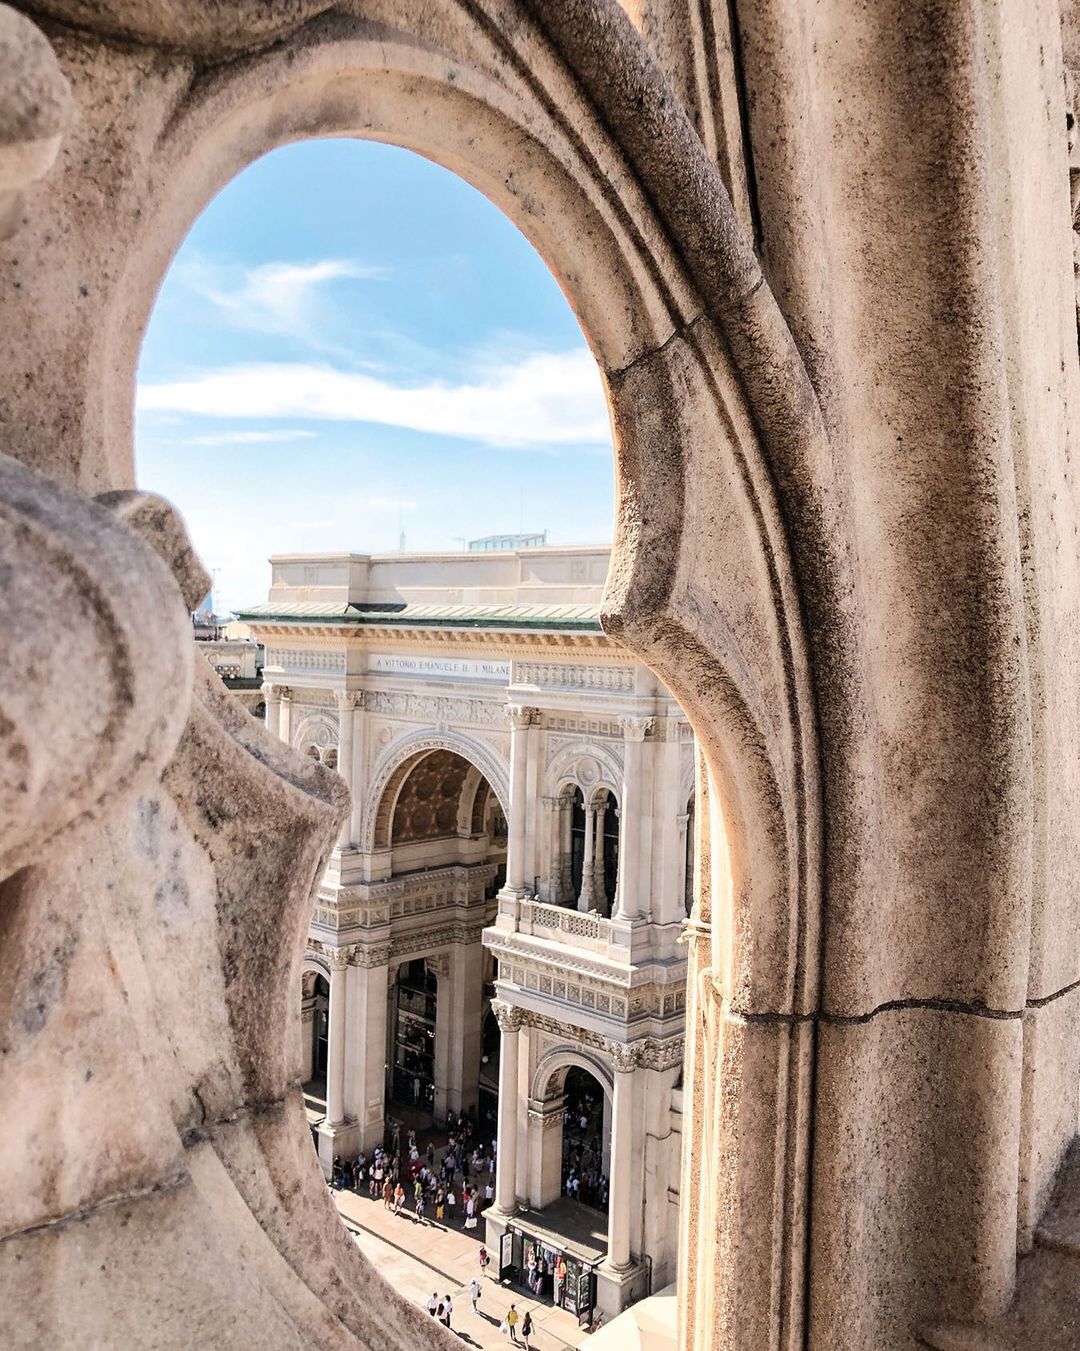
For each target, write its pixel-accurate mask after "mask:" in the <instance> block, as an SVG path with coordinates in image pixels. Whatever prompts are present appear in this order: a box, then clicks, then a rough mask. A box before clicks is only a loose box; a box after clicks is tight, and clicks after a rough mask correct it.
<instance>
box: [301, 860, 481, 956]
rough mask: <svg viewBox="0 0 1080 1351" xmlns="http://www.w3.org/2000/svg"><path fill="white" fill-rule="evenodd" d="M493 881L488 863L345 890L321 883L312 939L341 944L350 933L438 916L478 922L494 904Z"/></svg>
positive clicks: (429, 871) (354, 885) (433, 870)
mask: <svg viewBox="0 0 1080 1351" xmlns="http://www.w3.org/2000/svg"><path fill="white" fill-rule="evenodd" d="M495 875H496V867H495V865H494V864H491V863H480V864H460V863H455V864H450V865H448V866H446V867H442V868H427V869H424V870H422V871H418V872H414V873H404V874H402V875H401V876H399V877H391V878H387V879H384V880H381V881H377V882H354V883H352V884H350V885H349V886H338V885H335V884H333V883H332V882H327V881H325V880H324V881H323V883H322V885H320V887H319V891H318V894H317V896H316V899H315V908H314V912H313V914H312V917H311V926H310V931H311V935H312V937H313V938H323V937H329V936H330V935H335V936H337V937H338V939H339V940H340V938H341V936H342V935H344V934H346V933H348V932H349V931H357V930H363V931H370V930H378V929H385V928H386V927H387V926H391V927H395V926H398V925H399V924H404V923H407V922H409V921H411V920H413V919H416V918H422V917H424V916H431V915H433V914H435V913H436V912H440V911H443V912H445V911H453V912H455V913H456V914H458V915H462V916H465V915H468V916H474V915H475V916H476V921H477V922H480V921H482V920H485V919H488V918H490V917H491V915H492V912H493V911H494V908H495V902H494V900H493V899H489V898H488V892H489V890H490V888H491V885H492V883H493V881H494V879H495Z"/></svg>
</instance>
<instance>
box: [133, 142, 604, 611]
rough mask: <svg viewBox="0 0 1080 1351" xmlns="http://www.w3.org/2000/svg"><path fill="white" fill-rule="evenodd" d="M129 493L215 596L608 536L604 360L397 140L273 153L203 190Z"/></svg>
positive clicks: (469, 199)
mask: <svg viewBox="0 0 1080 1351" xmlns="http://www.w3.org/2000/svg"><path fill="white" fill-rule="evenodd" d="M135 444H136V456H137V465H138V478H139V483H140V486H141V487H144V488H148V489H151V490H153V491H154V492H158V493H161V494H163V495H164V496H166V497H168V498H169V499H170V500H171V501H173V502H175V503H176V505H177V506H178V507H179V508H180V509H181V511H182V512H183V513H184V516H185V517H186V519H187V522H188V525H189V528H190V529H191V532H192V535H193V538H194V540H195V544H196V546H197V547H198V549H199V551H200V552H201V554H202V557H203V560H204V562H205V563H206V565H207V567H209V568H213V569H216V570H217V602H218V608H219V609H231V608H234V607H238V606H242V605H244V604H250V603H251V602H253V601H258V600H263V599H265V597H266V591H267V587H268V586H269V576H270V570H269V568H268V567H267V564H266V559H267V558H268V557H269V555H270V554H272V553H287V552H290V551H305V552H327V551H332V550H336V549H351V550H353V551H355V552H360V553H363V552H372V553H378V552H387V551H390V550H393V549H396V548H397V547H398V535H399V530H401V529H404V531H405V534H406V540H407V547H408V548H409V549H410V550H412V549H454V548H460V547H461V541H462V539H468V538H474V537H476V536H480V535H486V534H494V533H496V532H505V531H516V530H517V529H519V528H520V527H521V526H524V528H525V529H527V530H534V529H535V530H542V529H547V530H548V531H549V539H550V541H551V542H552V543H555V544H577V543H600V542H604V541H606V540H608V539H610V537H611V519H612V491H613V490H612V456H611V440H610V430H609V427H608V420H607V411H606V408H605V406H604V398H603V393H602V390H601V384H600V377H599V373H598V371H597V369H596V365H595V363H594V362H593V360H592V357H591V356H590V355H589V353H588V350H587V348H586V347H585V343H584V339H583V338H582V335H581V330H580V329H579V327H578V325H577V321H576V320H575V319H574V316H573V314H572V313H571V311H570V309H569V307H568V305H567V303H566V301H565V300H564V298H563V296H562V294H561V292H560V291H559V288H558V286H557V285H556V284H555V281H554V279H553V278H552V276H551V274H550V273H549V272H548V270H547V268H546V267H545V266H544V264H543V262H541V260H540V258H539V257H538V256H537V254H536V253H535V252H534V250H533V249H532V246H531V245H530V244H529V243H528V242H527V241H526V240H525V238H524V237H523V236H522V235H521V234H520V233H519V231H518V230H517V229H516V228H515V227H514V226H513V225H511V224H510V222H509V221H508V220H507V219H506V217H505V216H503V215H502V214H501V213H500V212H499V211H498V210H496V208H495V207H494V206H492V205H491V203H490V202H488V201H487V200H486V198H484V197H482V196H481V195H480V194H479V193H478V192H476V191H475V190H474V189H472V188H471V187H469V186H468V185H467V184H466V183H464V182H462V181H461V180H460V179H458V178H456V177H455V176H454V175H453V174H451V173H449V172H447V171H446V170H444V169H441V168H440V167H439V166H437V165H434V164H431V163H429V162H428V161H426V160H423V159H421V158H420V157H419V156H416V155H413V154H411V153H410V152H408V151H405V150H399V149H397V148H396V147H392V146H383V145H376V144H374V143H369V142H362V141H344V140H339V141H313V142H307V143H304V144H302V145H295V146H288V147H285V148H283V149H281V150H277V151H275V152H274V153H273V154H271V155H268V156H266V158H264V159H262V160H260V161H259V162H258V163H256V164H254V165H252V166H251V167H250V168H249V169H247V170H246V171H245V172H244V173H243V174H241V175H240V176H239V177H238V178H237V179H235V180H234V181H233V182H232V183H231V184H230V185H229V186H228V187H226V188H225V190H224V191H223V192H222V193H221V194H220V195H219V196H218V197H217V198H216V199H215V200H214V201H213V202H211V204H210V206H209V207H208V208H207V210H206V211H205V212H204V214H203V215H202V216H201V217H200V219H199V220H198V221H197V222H196V223H195V225H194V227H193V229H192V230H191V233H190V234H189V235H188V237H187V239H186V240H185V241H184V244H183V245H182V247H181V249H180V251H179V252H178V254H177V256H176V258H175V260H174V262H173V265H172V267H171V269H170V271H169V273H168V276H167V277H166V279H165V282H164V284H163V286H162V290H161V294H160V296H159V297H158V301H157V305H156V307H155V309H154V313H153V316H152V318H151V322H150V326H149V329H148V331H147V335H146V340H145V342H144V345H143V351H142V358H141V361H140V366H139V389H138V397H137V403H136V442H135Z"/></svg>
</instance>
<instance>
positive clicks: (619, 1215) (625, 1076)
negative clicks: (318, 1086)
mask: <svg viewBox="0 0 1080 1351" xmlns="http://www.w3.org/2000/svg"><path fill="white" fill-rule="evenodd" d="M608 1052H609V1054H610V1055H611V1061H612V1067H613V1068H614V1070H615V1092H614V1095H613V1101H612V1104H611V1172H610V1173H609V1174H608V1255H607V1262H608V1265H609V1266H611V1267H614V1269H615V1270H616V1271H625V1270H626V1269H627V1268H628V1267H629V1266H630V1202H631V1196H630V1191H631V1183H632V1176H631V1174H632V1171H633V1169H632V1162H633V1157H632V1149H633V1140H632V1135H633V1126H634V1117H633V1094H634V1072H635V1070H636V1069H637V1050H636V1048H635V1047H633V1046H626V1045H624V1044H623V1043H622V1042H608Z"/></svg>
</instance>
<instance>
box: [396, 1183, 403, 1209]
mask: <svg viewBox="0 0 1080 1351" xmlns="http://www.w3.org/2000/svg"><path fill="white" fill-rule="evenodd" d="M404 1204H405V1188H404V1187H403V1186H402V1185H401V1183H400V1182H399V1183H398V1184H397V1186H396V1187H395V1188H394V1214H395V1215H400V1214H401V1207H402V1206H403V1205H404Z"/></svg>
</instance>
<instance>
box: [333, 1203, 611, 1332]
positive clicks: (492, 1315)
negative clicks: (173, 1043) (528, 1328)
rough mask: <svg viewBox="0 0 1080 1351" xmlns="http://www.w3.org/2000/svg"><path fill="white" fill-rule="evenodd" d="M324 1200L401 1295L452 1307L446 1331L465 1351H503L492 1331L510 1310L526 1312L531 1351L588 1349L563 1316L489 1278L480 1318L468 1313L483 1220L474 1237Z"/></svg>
mask: <svg viewBox="0 0 1080 1351" xmlns="http://www.w3.org/2000/svg"><path fill="white" fill-rule="evenodd" d="M331 1195H332V1196H333V1198H334V1201H335V1203H336V1205H337V1208H338V1211H339V1213H340V1214H341V1217H342V1219H343V1220H344V1222H345V1226H346V1228H347V1229H348V1230H349V1232H350V1233H351V1234H352V1235H353V1238H354V1239H355V1241H356V1243H357V1246H358V1247H359V1248H360V1249H361V1251H362V1252H363V1253H364V1254H365V1255H366V1256H367V1257H368V1258H369V1259H370V1261H371V1262H373V1263H374V1265H375V1267H376V1268H377V1269H378V1271H379V1274H380V1275H381V1276H383V1277H384V1279H386V1280H387V1281H389V1282H390V1284H391V1285H392V1286H393V1287H394V1288H395V1289H396V1290H397V1291H398V1292H399V1293H400V1294H402V1295H404V1296H405V1297H406V1298H407V1299H411V1300H413V1301H415V1303H417V1304H420V1305H426V1304H427V1301H428V1298H429V1297H430V1295H431V1294H432V1292H433V1291H434V1292H435V1294H436V1295H437V1296H438V1297H439V1298H442V1296H444V1295H446V1294H447V1293H449V1295H450V1297H451V1299H452V1300H453V1303H454V1314H453V1322H452V1327H453V1330H454V1331H455V1332H456V1333H457V1334H458V1336H459V1337H460V1338H461V1340H462V1341H463V1342H465V1343H466V1345H468V1346H474V1347H479V1348H481V1349H482V1351H489V1349H490V1351H496V1349H498V1351H505V1348H506V1347H507V1346H509V1345H510V1344H511V1343H510V1341H509V1338H507V1337H503V1336H500V1334H499V1324H500V1322H501V1321H502V1317H503V1314H504V1313H505V1312H506V1310H507V1309H508V1308H509V1307H510V1305H511V1303H513V1304H515V1305H516V1306H517V1311H518V1313H519V1314H524V1312H525V1310H526V1309H529V1310H530V1311H531V1313H532V1316H533V1324H534V1327H535V1331H534V1333H533V1336H532V1339H531V1346H532V1347H533V1348H534V1349H535V1351H569V1348H573V1347H578V1346H587V1345H588V1343H589V1341H590V1340H591V1338H590V1336H589V1334H588V1333H587V1332H586V1331H585V1330H584V1329H583V1328H580V1327H579V1326H578V1323H577V1319H576V1318H574V1317H573V1315H571V1314H569V1313H567V1312H566V1311H565V1310H564V1309H557V1308H555V1307H554V1305H552V1304H550V1303H548V1302H546V1301H543V1300H536V1299H534V1298H533V1297H532V1296H530V1295H528V1293H527V1292H525V1291H522V1290H519V1289H517V1288H516V1287H514V1288H511V1287H510V1286H505V1287H504V1286H503V1285H501V1284H500V1283H499V1282H498V1281H497V1280H495V1279H494V1277H491V1276H488V1277H487V1278H486V1279H485V1280H484V1281H483V1293H482V1295H481V1297H480V1311H479V1313H478V1314H474V1313H473V1311H472V1307H471V1304H470V1301H469V1281H470V1279H471V1278H472V1277H473V1276H474V1275H476V1274H478V1273H479V1271H480V1264H479V1261H478V1254H479V1252H480V1248H481V1246H482V1244H483V1222H482V1221H481V1227H480V1228H478V1229H477V1230H475V1231H473V1232H469V1231H466V1230H462V1229H458V1228H457V1226H456V1225H455V1226H453V1227H447V1226H446V1225H440V1224H435V1223H434V1222H432V1221H425V1222H424V1223H423V1224H420V1223H419V1222H418V1221H417V1219H416V1217H415V1216H414V1215H412V1214H410V1213H408V1212H407V1211H402V1213H401V1214H400V1215H394V1214H393V1212H392V1211H389V1210H387V1209H386V1207H385V1206H384V1205H383V1203H382V1200H381V1199H379V1200H377V1201H373V1200H371V1199H370V1198H369V1197H367V1196H357V1195H356V1194H355V1193H353V1192H348V1191H332V1192H331ZM473 1233H475V1234H476V1235H477V1237H474V1236H473ZM491 1269H492V1268H489V1271H490V1270H491ZM519 1340H520V1338H519Z"/></svg>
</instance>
